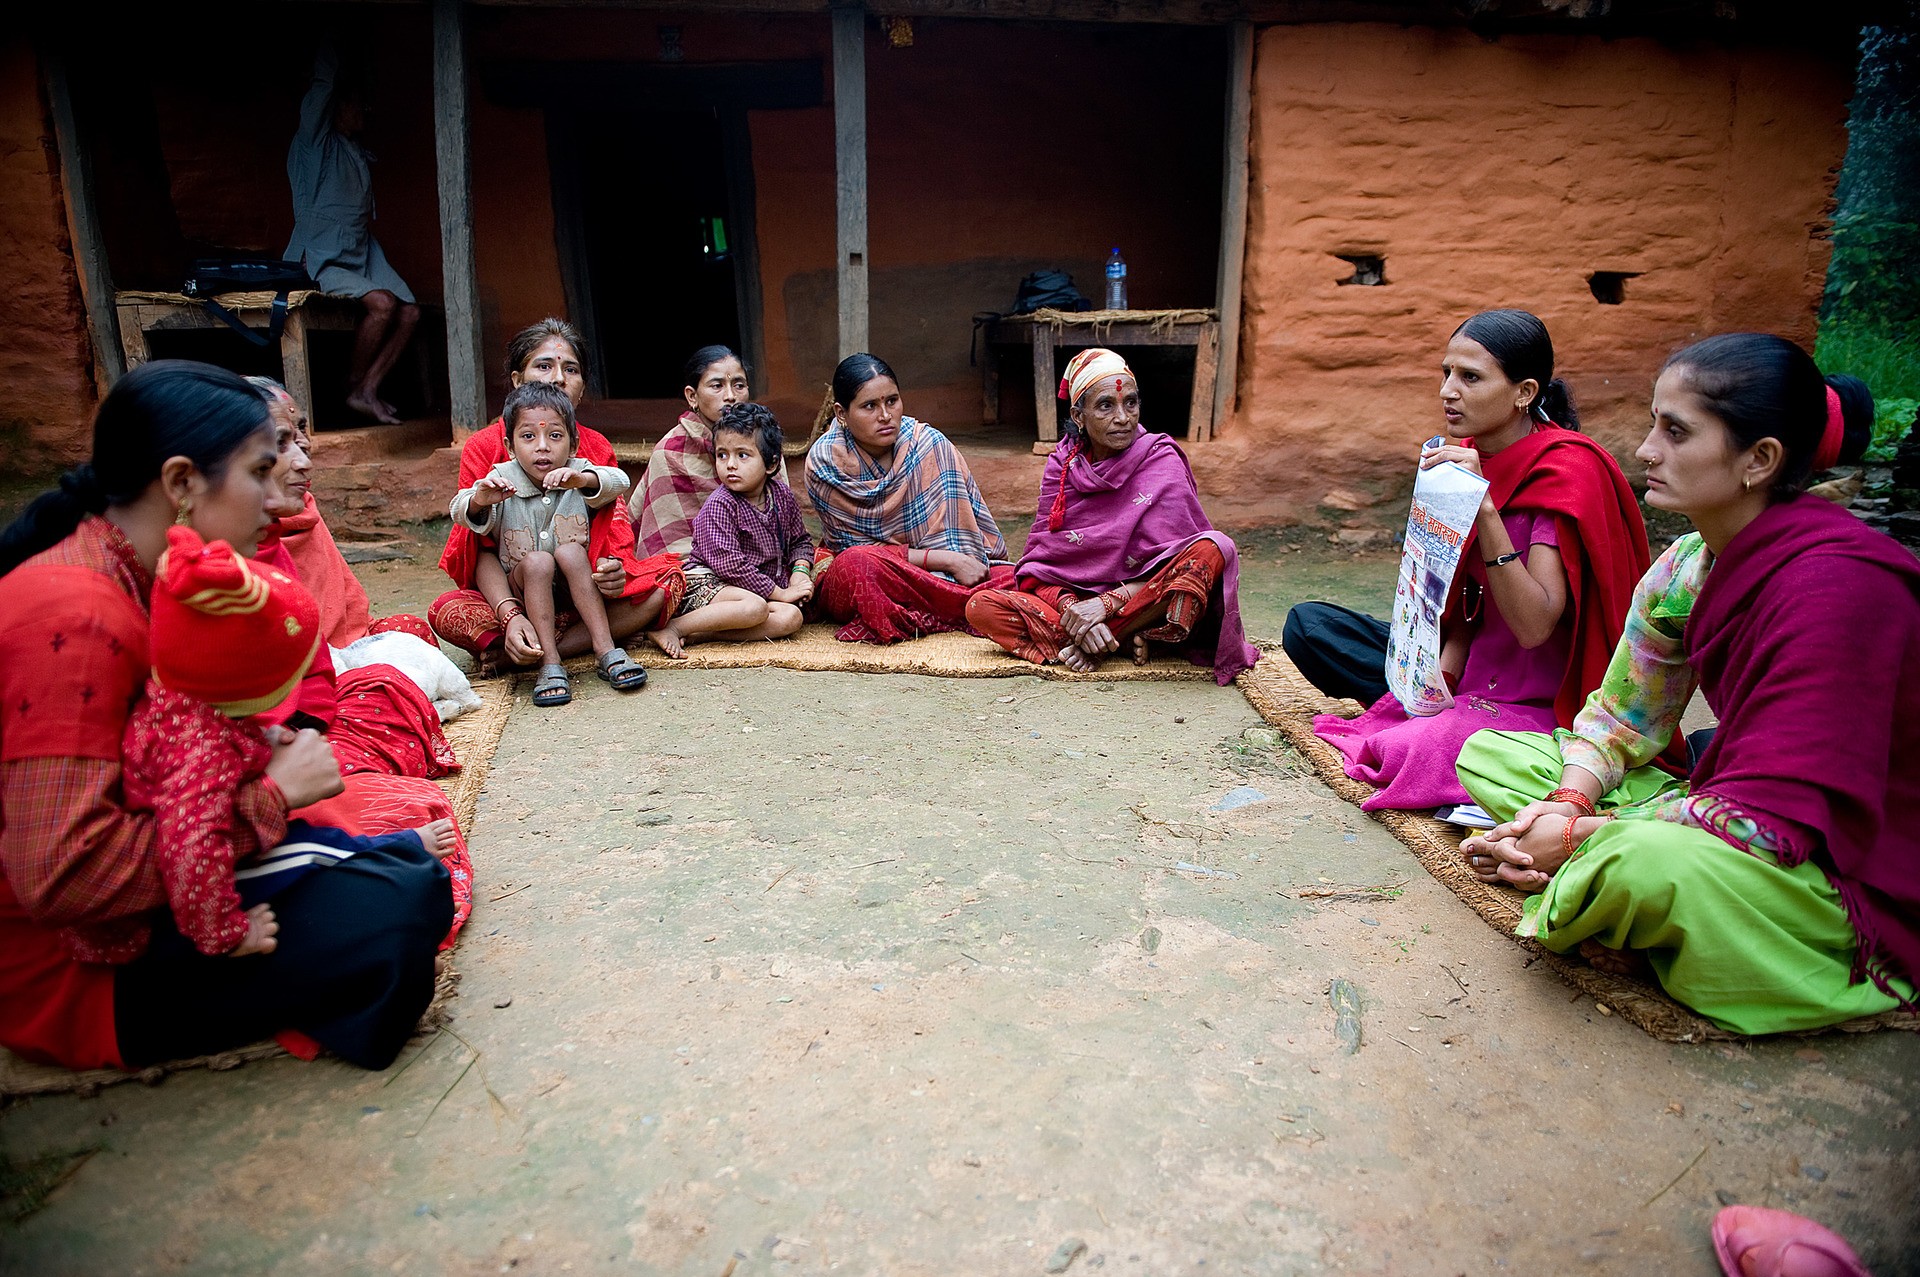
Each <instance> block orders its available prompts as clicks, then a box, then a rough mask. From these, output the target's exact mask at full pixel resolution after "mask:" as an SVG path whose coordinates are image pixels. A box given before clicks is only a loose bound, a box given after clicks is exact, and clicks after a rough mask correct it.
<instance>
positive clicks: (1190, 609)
mask: <svg viewBox="0 0 1920 1277" xmlns="http://www.w3.org/2000/svg"><path fill="white" fill-rule="evenodd" d="M1225 571H1226V560H1225V559H1223V558H1222V557H1221V555H1220V547H1219V546H1217V545H1215V544H1214V543H1213V542H1211V541H1209V540H1206V539H1205V538H1202V539H1200V540H1198V541H1195V542H1194V543H1193V544H1192V545H1190V546H1188V547H1187V548H1186V549H1185V550H1182V551H1181V552H1180V553H1179V554H1176V555H1174V556H1173V558H1172V559H1170V560H1168V561H1167V563H1166V564H1164V565H1163V566H1162V567H1161V568H1160V570H1159V571H1158V572H1155V573H1154V574H1153V575H1152V576H1150V577H1148V578H1147V579H1146V580H1145V581H1144V582H1142V584H1141V589H1140V590H1139V592H1138V593H1136V594H1135V595H1134V596H1133V597H1132V598H1131V599H1128V600H1127V603H1126V606H1125V607H1123V608H1121V609H1120V610H1119V611H1118V612H1116V613H1114V614H1112V615H1110V616H1109V617H1108V618H1107V627H1108V628H1109V629H1111V630H1112V631H1113V632H1114V633H1115V634H1116V635H1126V634H1133V633H1135V632H1140V631H1144V633H1145V634H1146V637H1147V639H1148V640H1149V641H1150V642H1162V643H1184V642H1185V641H1186V639H1187V635H1188V634H1190V633H1192V631H1193V627H1194V625H1195V624H1196V623H1197V622H1198V621H1199V620H1200V618H1201V617H1202V616H1205V615H1206V612H1207V602H1208V600H1209V599H1211V598H1212V597H1213V595H1214V593H1215V592H1216V591H1217V590H1218V589H1219V588H1220V577H1221V574H1222V573H1223V572H1225ZM1086 597H1088V596H1087V595H1085V594H1080V593H1076V592H1075V591H1073V590H1069V589H1067V588H1065V587H1064V586H1058V585H1042V584H1040V583H1039V582H1038V581H1034V580H1032V579H1031V578H1029V579H1025V580H1022V581H1021V582H1020V585H1019V588H1018V589H1013V590H982V591H980V592H979V593H978V594H976V595H974V596H973V599H972V601H971V602H969V603H968V604H967V622H968V624H969V625H970V626H971V627H972V629H973V631H974V633H976V634H978V635H980V636H981V637H982V638H990V639H992V640H993V641H994V642H996V643H998V644H999V645H1000V646H1001V647H1004V648H1005V649H1007V651H1009V652H1012V653H1013V654H1014V655H1015V656H1017V657H1019V658H1020V659H1021V660H1023V661H1032V662H1033V663H1034V664H1035V665H1045V664H1046V663H1047V662H1048V661H1053V660H1058V659H1059V656H1060V649H1061V648H1063V647H1065V646H1066V645H1067V644H1068V642H1070V640H1069V639H1068V638H1067V632H1066V631H1065V630H1064V629H1062V628H1061V627H1060V614H1061V613H1062V612H1064V611H1065V610H1066V609H1067V608H1069V607H1072V606H1073V605H1074V604H1075V603H1078V602H1080V601H1081V600H1082V599H1084V598H1086Z"/></svg>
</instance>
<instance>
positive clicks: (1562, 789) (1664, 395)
mask: <svg viewBox="0 0 1920 1277" xmlns="http://www.w3.org/2000/svg"><path fill="white" fill-rule="evenodd" d="M1867 434H1868V428H1867V425H1866V423H1865V422H1863V423H1862V425H1861V428H1860V430H1859V431H1858V433H1857V437H1855V432H1853V431H1850V430H1849V429H1848V427H1847V422H1846V416H1845V412H1844V409H1843V405H1842V404H1841V402H1840V395H1839V394H1838V392H1837V389H1835V388H1831V387H1829V386H1827V385H1824V384H1822V381H1821V377H1820V371H1819V369H1818V368H1816V367H1815V366H1814V363H1813V360H1812V359H1810V358H1809V357H1808V356H1807V354H1806V352H1805V351H1803V350H1801V349H1800V348H1799V347H1798V346H1796V345H1794V344H1793V343H1792V342H1789V341H1786V340H1784V339H1782V338H1779V337H1771V336H1766V335H1764V334H1757V333H1731V334H1728V335H1726V336H1722V337H1712V338H1709V339H1708V340H1706V341H1703V342H1700V343H1698V344H1697V345H1693V346H1689V347H1688V348H1686V349H1685V350H1682V351H1681V352H1680V353H1679V354H1677V355H1675V356H1674V357H1673V358H1672V359H1670V360H1668V361H1667V366H1666V369H1665V370H1664V371H1662V372H1661V374H1660V379H1659V381H1658V382H1656V383H1655V385H1654V388H1653V428H1652V430H1651V431H1650V432H1649V433H1648V435H1647V438H1646V440H1645V442H1643V443H1642V444H1641V445H1640V448H1639V451H1638V453H1637V454H1636V455H1637V456H1638V457H1639V458H1640V460H1642V461H1643V462H1645V463H1646V466H1647V504H1649V505H1651V506H1654V507H1656V508H1658V509H1662V510H1671V511H1674V512H1676V513H1680V514H1684V515H1686V516H1687V518H1688V519H1690V520H1691V521H1692V523H1693V525H1694V527H1695V529H1697V530H1696V531H1695V532H1692V533H1689V534H1688V535H1686V536H1684V537H1681V538H1680V539H1679V540H1678V541H1676V542H1674V544H1673V547H1672V548H1671V549H1669V550H1668V551H1667V552H1666V553H1665V554H1663V555H1661V556H1660V558H1659V560H1658V561H1657V562H1656V563H1655V564H1654V565H1653V568H1652V570H1650V571H1649V572H1648V573H1647V575H1646V576H1645V578H1643V579H1642V581H1641V583H1640V585H1639V588H1638V589H1636V590H1635V592H1634V600H1633V608H1632V611H1631V612H1630V613H1629V615H1628V617H1627V626H1626V632H1625V634H1624V635H1623V636H1622V637H1621V640H1620V645H1619V647H1618V649H1616V651H1615V653H1614V657H1613V662H1612V664H1611V665H1610V666H1609V667H1608V669H1607V674H1606V678H1605V679H1604V680H1602V682H1601V684H1600V686H1599V688H1598V689H1597V690H1595V691H1594V693H1593V694H1592V695H1591V696H1590V697H1588V698H1587V703H1586V708H1584V709H1583V710H1581V712H1580V714H1579V716H1578V717H1577V718H1575V719H1574V722H1573V727H1572V729H1571V730H1562V731H1559V732H1556V733H1555V734H1554V735H1552V736H1547V735H1544V734H1539V733H1533V732H1496V731H1484V732H1480V733H1478V734H1476V735H1474V736H1473V737H1471V738H1469V739H1468V741H1467V743H1466V747H1465V748H1464V749H1463V750H1462V751H1461V754H1460V764H1459V768H1460V781H1461V783H1462V784H1463V785H1465V786H1466V789H1467V792H1468V793H1470V794H1472V795H1473V797H1474V800H1475V801H1476V802H1478V803H1479V804H1480V805H1481V806H1483V807H1485V808H1486V809H1487V810H1488V811H1489V812H1490V813H1492V815H1493V816H1494V818H1495V819H1497V820H1499V821H1500V822H1501V824H1499V825H1498V826H1496V827H1495V828H1494V829H1492V830H1490V831H1489V832H1488V833H1487V834H1486V835H1485V836H1482V837H1474V838H1469V839H1467V840H1466V842H1465V843H1463V844H1462V845H1461V852H1462V854H1463V855H1464V856H1465V858H1466V863H1467V866H1468V868H1470V869H1472V870H1473V872H1474V873H1476V874H1477V875H1479V876H1480V877H1481V878H1483V879H1485V880H1487V881H1489V882H1506V883H1511V884H1512V885H1514V886H1516V887H1519V888H1520V889H1521V890H1523V891H1529V892H1536V893H1538V894H1536V895H1535V896H1533V898H1532V899H1530V900H1529V901H1528V902H1527V907H1526V912H1525V914H1524V917H1523V920H1522V922H1521V925H1520V928H1519V929H1520V932H1521V934H1523V935H1529V936H1533V937H1535V938H1536V939H1538V940H1539V941H1540V943H1541V944H1543V945H1545V946H1546V947H1547V948H1549V949H1552V950H1555V951H1556V952H1561V953H1564V952H1567V951H1569V950H1573V949H1578V950H1579V951H1580V953H1581V954H1582V956H1584V957H1586V959H1587V960H1588V961H1589V962H1591V963H1593V965H1595V966H1596V967H1603V968H1605V969H1608V970H1614V971H1628V972H1631V971H1633V970H1635V969H1640V970H1645V971H1648V972H1649V973H1650V974H1651V975H1652V976H1654V977H1655V978H1657V979H1658V980H1659V982H1660V984H1661V986H1662V987H1663V988H1664V989H1665V990H1666V991H1667V992H1668V993H1669V994H1671V995H1673V997H1675V998H1677V999H1678V1000H1680V1001H1681V1002H1684V1003H1686V1004H1687V1005H1688V1006H1690V1007H1692V1008H1693V1009H1694V1010H1696V1011H1699V1012H1700V1013H1701V1014H1702V1015H1705V1016H1706V1017H1707V1018H1709V1019H1711V1020H1712V1021H1713V1022H1714V1023H1716V1024H1718V1025H1719V1026H1720V1027H1722V1028H1724V1029H1728V1030H1730V1031H1732V1032H1735V1033H1749V1034H1755V1033H1780V1032H1788V1031H1793V1030H1800V1029H1815V1028H1820V1027H1822V1026H1824V1025H1829V1024H1837V1023H1839V1022H1841V1021H1843V1020H1848V1019H1851V1018H1853V1017H1855V1016H1863V1015H1874V1014H1878V1013H1880V1012H1884V1011H1891V1010H1893V1009H1894V1008H1896V1007H1904V1008H1906V1009H1907V1010H1909V1011H1913V1010H1916V1009H1920V997H1917V996H1916V994H1915V990H1914V986H1915V980H1916V978H1917V977H1920V823H1917V822H1916V821H1915V820H1914V813H1915V811H1920V563H1916V562H1915V561H1914V557H1913V555H1912V554H1910V553H1909V552H1908V551H1907V550H1905V549H1904V548H1903V547H1901V546H1900V545H1899V544H1898V543H1896V542H1895V541H1894V540H1893V539H1892V538H1890V537H1888V536H1886V535H1885V534H1883V533H1880V532H1876V531H1874V530H1872V529H1871V528H1868V527H1866V526H1865V525H1864V524H1862V523H1861V522H1860V520H1858V519H1857V518H1855V517H1854V516H1853V515H1852V514H1851V513H1849V512H1847V511H1845V510H1842V509H1840V508H1839V507H1837V506H1835V505H1833V504H1831V503H1829V502H1826V501H1823V500H1821V499H1820V498H1818V497H1815V496H1810V495H1808V494H1806V493H1805V492H1802V491H1801V488H1802V487H1804V486H1805V483H1806V480H1807V478H1808V475H1809V474H1810V473H1811V472H1814V471H1818V470H1823V469H1826V468H1827V467H1829V466H1832V465H1833V464H1835V462H1836V461H1843V460H1846V459H1847V458H1848V456H1849V455H1851V456H1853V457H1858V456H1859V455H1860V452H1861V451H1862V450H1863V449H1864V447H1865V444H1866V436H1867ZM1696 688H1697V689H1698V690H1699V692H1700V694H1701V695H1702V696H1704V697H1705V698H1706V702H1707V706H1708V708H1710V709H1711V710H1712V711H1713V713H1714V715H1715V716H1716V717H1717V718H1718V719H1719V724H1720V725H1719V727H1718V729H1717V730H1716V731H1715V733H1714V736H1713V741H1712V743H1711V744H1710V745H1708V746H1707V748H1706V749H1705V750H1704V751H1702V753H1701V755H1700V757H1699V760H1698V761H1697V762H1696V763H1695V764H1694V766H1693V772H1692V775H1691V776H1690V777H1689V778H1688V779H1687V780H1686V781H1684V782H1683V781H1680V780H1676V779H1674V778H1673V777H1672V776H1670V775H1668V774H1667V773H1666V772H1663V771H1661V770H1659V769H1658V768H1656V767H1654V766H1653V765H1652V763H1653V760H1654V759H1655V758H1656V757H1657V756H1658V755H1659V754H1660V752H1661V750H1662V749H1664V748H1665V747H1666V745H1667V743H1668V741H1669V740H1671V739H1672V737H1673V735H1674V733H1675V731H1676V730H1677V728H1678V726H1679V723H1680V716H1681V714H1682V712H1683V711H1684V710H1685V708H1686V706H1687V703H1688V701H1689V700H1690V699H1691V698H1692V696H1693V693H1694V691H1695V689H1696Z"/></svg>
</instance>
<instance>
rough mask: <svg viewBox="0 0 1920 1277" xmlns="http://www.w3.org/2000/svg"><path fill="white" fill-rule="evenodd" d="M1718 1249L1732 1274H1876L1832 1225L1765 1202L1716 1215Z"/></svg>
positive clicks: (1724, 1267)
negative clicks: (1816, 1221)
mask: <svg viewBox="0 0 1920 1277" xmlns="http://www.w3.org/2000/svg"><path fill="white" fill-rule="evenodd" d="M1713 1250H1714V1253H1715V1254H1717V1255H1718V1256H1720V1267H1721V1269H1722V1270H1724V1271H1725V1272H1726V1274H1727V1277H1873V1275H1872V1274H1871V1273H1869V1272H1868V1271H1867V1269H1866V1266H1865V1265H1864V1264H1862V1263H1861V1262H1860V1257H1859V1256H1858V1255H1856V1254H1854V1253H1853V1247H1851V1246H1849V1245H1847V1244H1846V1243H1845V1242H1843V1241H1841V1240H1840V1238H1839V1236H1838V1235H1837V1234H1836V1233H1834V1232H1833V1231H1832V1230H1831V1229H1828V1228H1823V1227H1821V1226H1820V1225H1819V1224H1816V1223H1814V1222H1813V1221H1812V1220H1810V1219H1808V1218H1806V1217H1805V1216H1804V1215H1795V1214H1794V1213H1793V1212H1791V1211H1784V1210H1768V1209H1767V1208H1766V1207H1764V1206H1729V1207H1727V1208H1726V1209H1725V1210H1723V1211H1721V1212H1720V1213H1719V1214H1718V1215H1716V1216H1714V1218H1713Z"/></svg>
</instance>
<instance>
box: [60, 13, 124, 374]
mask: <svg viewBox="0 0 1920 1277" xmlns="http://www.w3.org/2000/svg"><path fill="white" fill-rule="evenodd" d="M43 61H44V63H45V65H46V69H47V96H48V98H49V99H51V100H50V102H49V105H50V106H51V107H52V108H53V136H54V143H55V145H56V146H57V147H58V148H59V152H60V185H61V189H62V190H63V191H64V192H65V194H66V205H67V234H68V237H69V238H70V239H71V240H72V242H73V264H74V269H75V271H76V273H77V274H78V275H79V277H80V302H81V304H82V305H83V306H84V307H85V308H86V312H87V332H88V334H89V335H90V336H91V337H92V339H93V360H94V367H95V368H96V369H97V370H98V381H99V382H100V384H101V389H103V390H106V389H111V388H112V386H113V383H114V382H116V381H118V380H120V378H121V376H122V375H123V374H124V373H125V372H126V371H127V359H126V353H125V352H124V351H123V350H122V349H121V347H120V330H119V316H118V315H117V314H116V313H115V311H114V293H113V272H112V271H110V270H108V269H107V244H106V240H105V239H104V238H103V237H102V236H101V232H100V210H99V206H98V205H97V204H96V203H95V201H94V192H93V162H92V160H91V159H90V158H89V157H88V155H87V151H86V148H85V147H84V146H82V145H81V136H80V124H79V120H78V118H77V117H76V116H75V114H74V109H73V88H72V85H71V83H70V82H69V80H68V79H67V60H66V55H64V54H62V53H58V52H54V51H52V50H48V51H46V52H45V54H44V57H43Z"/></svg>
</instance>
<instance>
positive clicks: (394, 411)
mask: <svg viewBox="0 0 1920 1277" xmlns="http://www.w3.org/2000/svg"><path fill="white" fill-rule="evenodd" d="M373 401H374V402H375V403H377V404H379V405H380V406H381V407H382V408H384V409H386V411H387V415H389V416H391V417H392V418H393V419H394V420H395V421H399V420H400V410H399V409H398V408H396V407H394V406H393V404H392V403H391V402H389V401H388V400H387V399H386V398H384V397H383V396H380V395H375V396H374V397H373Z"/></svg>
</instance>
